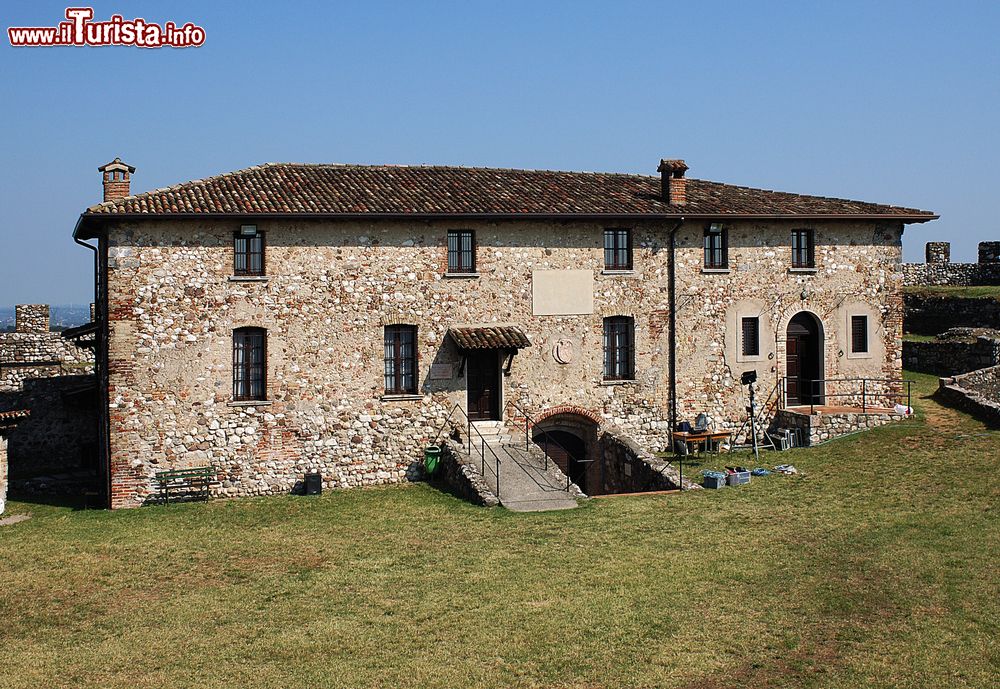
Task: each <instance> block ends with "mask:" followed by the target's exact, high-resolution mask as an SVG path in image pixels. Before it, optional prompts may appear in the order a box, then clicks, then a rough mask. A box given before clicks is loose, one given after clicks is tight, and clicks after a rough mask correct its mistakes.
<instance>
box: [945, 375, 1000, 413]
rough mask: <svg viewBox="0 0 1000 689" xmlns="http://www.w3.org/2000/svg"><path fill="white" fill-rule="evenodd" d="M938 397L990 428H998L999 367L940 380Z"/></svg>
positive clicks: (999, 401)
mask: <svg viewBox="0 0 1000 689" xmlns="http://www.w3.org/2000/svg"><path fill="white" fill-rule="evenodd" d="M938 395H939V396H940V397H941V398H942V399H943V400H945V401H946V402H948V403H949V404H952V405H954V406H956V407H958V408H959V409H963V410H965V411H967V412H969V413H971V414H973V415H974V416H977V417H978V418H980V419H982V420H984V421H985V422H987V423H988V424H990V425H991V426H993V427H1000V366H993V367H990V368H984V369H980V370H978V371H972V372H971V373H966V374H963V375H960V376H954V377H951V378H942V379H941V380H940V382H939V384H938Z"/></svg>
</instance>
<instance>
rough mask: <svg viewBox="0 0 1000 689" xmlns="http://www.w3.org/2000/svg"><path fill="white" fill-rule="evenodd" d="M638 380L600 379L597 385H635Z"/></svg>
mask: <svg viewBox="0 0 1000 689" xmlns="http://www.w3.org/2000/svg"><path fill="white" fill-rule="evenodd" d="M638 382H639V381H637V380H635V379H634V378H633V379H632V380H602V381H601V382H600V383H598V385H601V386H602V387H603V386H613V385H635V384H636V383H638Z"/></svg>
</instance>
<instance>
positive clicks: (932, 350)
mask: <svg viewBox="0 0 1000 689" xmlns="http://www.w3.org/2000/svg"><path fill="white" fill-rule="evenodd" d="M997 365H1000V339H997V338H995V337H985V336H980V337H976V338H974V339H972V340H971V341H966V340H958V339H941V340H936V341H932V342H909V341H906V342H903V367H904V368H906V369H907V370H908V371H921V372H923V373H932V374H934V375H936V376H954V375H956V374H960V373H966V372H968V371H975V370H977V369H980V368H987V367H990V366H997Z"/></svg>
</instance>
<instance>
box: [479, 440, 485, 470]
mask: <svg viewBox="0 0 1000 689" xmlns="http://www.w3.org/2000/svg"><path fill="white" fill-rule="evenodd" d="M480 442H481V445H480V446H479V451H480V452H482V453H483V478H486V438H482V437H480Z"/></svg>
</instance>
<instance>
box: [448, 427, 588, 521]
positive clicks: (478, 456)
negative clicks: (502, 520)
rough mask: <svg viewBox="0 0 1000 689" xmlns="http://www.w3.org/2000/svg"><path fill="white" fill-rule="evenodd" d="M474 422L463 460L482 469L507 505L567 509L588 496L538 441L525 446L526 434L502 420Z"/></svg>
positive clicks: (519, 508)
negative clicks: (539, 445)
mask: <svg viewBox="0 0 1000 689" xmlns="http://www.w3.org/2000/svg"><path fill="white" fill-rule="evenodd" d="M473 426H474V427H475V430H474V431H473V432H472V449H471V452H470V451H469V444H468V438H466V437H463V438H462V441H464V444H463V445H462V447H461V451H460V453H459V457H458V458H459V461H461V462H463V463H465V464H467V465H469V466H471V467H473V468H475V469H476V470H477V471H478V472H480V473H481V474H482V476H483V479H484V480H485V482H486V485H487V486H488V487H489V489H490V490H491V491H493V492H494V494H497V495H498V496H499V499H500V504H501V505H503V506H504V507H506V508H507V509H509V510H512V511H515V512H542V511H548V510H566V509H572V508H574V507H577V505H578V502H577V500H578V499H579V498H583V497H586V496H585V495H584V494H583V492H582V491H581V490H580V488H579V487H578V486H577V485H576V484H574V483H570V482H569V479H568V478H567V477H566V474H564V473H563V472H562V471H561V470H560V469H559V467H558V466H556V464H555V463H554V462H552V461H551V460H549V459H548V458H547V457H546V456H545V453H544V452H542V450H541V448H539V447H538V446H536V445H535V444H534V443H529V444H528V446H527V447H525V443H524V437H523V436H521V435H520V434H514V433H513V432H512V431H511V429H509V428H507V427H506V426H504V424H503V423H502V422H500V421H474V422H473ZM476 431H478V433H477V432H476ZM484 445H485V447H484ZM457 447H458V446H457V444H455V445H453V446H452V450H453V451H456V450H457ZM484 454H485V470H484V469H483V466H484ZM497 458H499V459H500V476H499V490H498V486H497V478H498V477H497V476H496V470H495V467H496V460H497Z"/></svg>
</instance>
